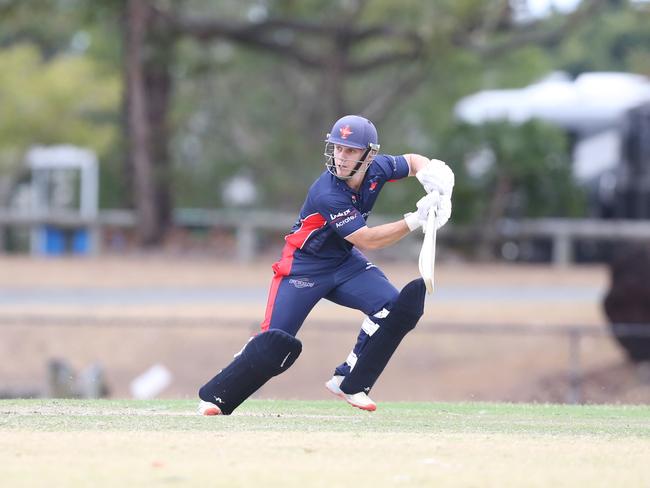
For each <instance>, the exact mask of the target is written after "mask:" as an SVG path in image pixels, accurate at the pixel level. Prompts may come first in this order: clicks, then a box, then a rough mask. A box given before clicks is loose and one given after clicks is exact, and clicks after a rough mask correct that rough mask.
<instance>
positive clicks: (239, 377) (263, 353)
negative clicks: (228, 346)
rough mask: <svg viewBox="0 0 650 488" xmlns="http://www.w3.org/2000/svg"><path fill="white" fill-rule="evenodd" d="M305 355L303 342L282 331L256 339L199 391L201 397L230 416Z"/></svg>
mask: <svg viewBox="0 0 650 488" xmlns="http://www.w3.org/2000/svg"><path fill="white" fill-rule="evenodd" d="M301 352H302V343H301V342H300V341H299V340H298V339H296V338H295V337H293V336H292V335H291V334H287V333H286V332H284V331H281V330H269V331H266V332H263V333H261V334H258V335H257V336H255V337H253V338H252V339H251V340H250V341H249V342H248V344H246V346H245V347H244V349H243V350H242V352H241V353H240V354H238V355H237V356H235V359H234V360H233V361H232V362H231V363H230V364H229V365H228V366H226V367H225V368H224V369H222V370H221V371H220V372H219V373H218V374H217V375H216V376H215V377H214V378H212V379H211V380H210V381H208V383H206V384H205V385H203V386H202V387H201V389H200V390H199V397H200V398H201V399H202V400H204V401H206V402H212V403H214V404H216V405H218V406H219V408H220V409H221V412H222V413H223V414H224V415H229V414H231V413H232V412H233V410H235V408H237V407H238V406H239V405H241V403H242V402H243V401H244V400H246V399H247V398H248V397H249V396H251V395H252V394H253V393H255V392H256V391H257V390H258V389H259V388H260V387H261V386H262V385H264V383H266V382H267V381H268V380H270V379H271V378H272V377H274V376H277V375H279V374H280V373H283V372H285V371H286V370H287V369H289V368H290V367H291V366H292V365H293V363H294V362H295V361H296V359H298V356H299V355H300V353H301Z"/></svg>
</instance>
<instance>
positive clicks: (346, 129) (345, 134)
mask: <svg viewBox="0 0 650 488" xmlns="http://www.w3.org/2000/svg"><path fill="white" fill-rule="evenodd" d="M339 132H340V133H341V139H347V138H348V137H349V136H350V135H352V134H353V132H352V131H351V130H350V126H349V125H344V126H343V127H341V128H340V129H339Z"/></svg>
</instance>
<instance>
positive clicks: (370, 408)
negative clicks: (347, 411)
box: [325, 382, 377, 412]
mask: <svg viewBox="0 0 650 488" xmlns="http://www.w3.org/2000/svg"><path fill="white" fill-rule="evenodd" d="M325 388H326V389H327V391H329V392H330V393H331V394H332V395H334V396H336V397H339V398H340V399H341V400H345V402H346V403H347V404H348V405H352V406H353V407H355V408H358V409H359V410H364V411H366V412H374V411H375V410H377V405H358V404H356V403H353V402H351V401H350V400H348V399H347V397H346V396H345V393H343V392H342V391H341V390H339V391H340V393H339V392H336V391H334V390H333V389H332V388H330V386H329V382H327V383H325Z"/></svg>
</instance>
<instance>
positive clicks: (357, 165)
mask: <svg viewBox="0 0 650 488" xmlns="http://www.w3.org/2000/svg"><path fill="white" fill-rule="evenodd" d="M338 145H339V144H335V143H332V142H329V141H325V152H324V153H323V155H324V156H325V167H326V168H327V171H329V172H330V173H331V174H333V175H334V176H336V177H337V178H338V179H340V180H349V179H350V178H352V177H353V176H354V175H355V174H357V173H365V172H366V171H367V170H368V167H369V166H370V165H371V164H372V160H373V159H374V158H375V156H376V155H377V153H378V152H379V144H372V147H369V148H367V149H366V150H365V151H364V153H363V156H361V159H359V160H356V161H354V160H353V161H352V163H353V164H354V168H352V169H351V170H350V174H349V175H347V176H341V175H339V174H338V173H337V172H336V156H335V155H334V148H335V146H338ZM341 145H343V144H341ZM348 147H349V146H348Z"/></svg>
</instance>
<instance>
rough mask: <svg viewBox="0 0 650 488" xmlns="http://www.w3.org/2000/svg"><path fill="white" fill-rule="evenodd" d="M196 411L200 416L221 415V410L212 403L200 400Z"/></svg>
mask: <svg viewBox="0 0 650 488" xmlns="http://www.w3.org/2000/svg"><path fill="white" fill-rule="evenodd" d="M198 411H199V413H200V414H201V415H221V409H220V408H219V407H218V406H216V405H215V404H214V403H210V402H206V401H204V400H201V401H200V402H199V408H198Z"/></svg>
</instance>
